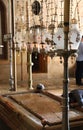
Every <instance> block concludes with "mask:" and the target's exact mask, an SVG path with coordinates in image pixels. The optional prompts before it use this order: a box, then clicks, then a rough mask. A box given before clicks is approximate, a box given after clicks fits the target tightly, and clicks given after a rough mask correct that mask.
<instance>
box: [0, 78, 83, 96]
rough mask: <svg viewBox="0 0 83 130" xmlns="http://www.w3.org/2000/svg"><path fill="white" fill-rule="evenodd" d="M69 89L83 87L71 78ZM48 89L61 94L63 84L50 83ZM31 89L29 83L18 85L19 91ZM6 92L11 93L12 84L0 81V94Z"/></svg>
mask: <svg viewBox="0 0 83 130" xmlns="http://www.w3.org/2000/svg"><path fill="white" fill-rule="evenodd" d="M68 86H69V87H68V91H71V90H73V89H83V87H82V86H77V85H76V84H75V79H74V78H71V79H70V81H69V84H68ZM45 89H46V90H48V91H49V92H51V93H53V94H56V95H59V94H62V93H63V84H59V83H58V84H55V85H50V86H46V87H45ZM27 90H29V88H28V84H27V83H20V82H19V84H18V85H17V92H18V91H19V92H22V91H27ZM4 93H11V91H10V85H9V83H8V82H4V81H3V82H0V94H4Z"/></svg>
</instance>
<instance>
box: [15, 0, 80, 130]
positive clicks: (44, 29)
mask: <svg viewBox="0 0 83 130" xmlns="http://www.w3.org/2000/svg"><path fill="white" fill-rule="evenodd" d="M30 2H31V1H30ZM45 2H46V3H47V4H46V8H47V10H46V11H47V14H46V23H45V22H44V19H43V17H44V11H43V8H44V6H43V1H41V5H40V3H39V1H37V0H34V2H33V3H32V4H30V5H29V3H28V1H27V2H26V22H25V19H24V16H23V13H24V12H23V11H24V8H23V7H21V10H22V13H21V14H19V17H18V16H17V18H16V23H15V24H16V34H15V42H16V43H17V44H16V45H17V47H16V50H17V51H22V50H25V51H27V56H28V58H27V63H29V64H28V71H29V87H30V88H31V89H32V62H31V54H32V52H38V53H44V54H47V55H49V56H51V57H54V56H56V55H58V56H60V57H63V59H64V80H63V112H62V113H63V114H62V117H63V119H62V120H63V123H62V130H69V129H70V127H69V117H68V109H69V104H68V102H69V101H68V98H69V97H68V81H69V74H68V58H69V57H70V56H71V55H72V54H73V53H75V52H76V51H77V48H78V45H79V41H80V32H79V29H78V28H77V23H76V20H75V19H72V24H71V25H72V27H71V26H70V23H69V22H70V19H69V15H70V14H69V10H70V0H64V5H63V0H61V14H60V16H61V21H60V20H59V21H60V24H58V27H57V28H56V29H55V25H57V24H55V23H57V22H58V21H55V19H54V18H56V17H57V8H55V10H56V12H55V13H54V14H53V11H55V10H53V8H52V6H50V4H52V1H51V3H49V2H47V1H45ZM18 4H19V2H17V6H18ZM54 4H55V3H54ZM63 6H64V13H62V11H63ZM19 8H20V6H19ZM30 8H31V9H32V12H31V10H30ZM19 10H20V9H19ZM49 10H51V11H49ZM48 11H49V12H50V13H51V15H49V14H48ZM19 12H21V11H19ZM29 14H30V15H29ZM63 15H64V19H63ZM31 16H32V18H31ZM37 16H38V17H37ZM49 16H51V19H50V18H49ZM38 18H39V24H36V21H35V20H38ZM49 19H50V21H49ZM30 20H31V21H30ZM30 23H32V24H33V26H30ZM44 23H45V25H46V26H44ZM48 24H49V25H48ZM55 30H56V32H55ZM25 32H26V35H25ZM73 37H74V38H73Z"/></svg>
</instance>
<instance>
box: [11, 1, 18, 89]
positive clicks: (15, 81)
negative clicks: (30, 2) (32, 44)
mask: <svg viewBox="0 0 83 130" xmlns="http://www.w3.org/2000/svg"><path fill="white" fill-rule="evenodd" d="M11 11H12V36H13V37H14V35H15V0H11ZM13 71H14V91H16V90H17V67H16V44H15V43H14V42H13Z"/></svg>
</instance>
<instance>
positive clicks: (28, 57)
mask: <svg viewBox="0 0 83 130" xmlns="http://www.w3.org/2000/svg"><path fill="white" fill-rule="evenodd" d="M27 64H28V65H27V71H28V87H29V89H33V87H32V54H31V53H29V52H27Z"/></svg>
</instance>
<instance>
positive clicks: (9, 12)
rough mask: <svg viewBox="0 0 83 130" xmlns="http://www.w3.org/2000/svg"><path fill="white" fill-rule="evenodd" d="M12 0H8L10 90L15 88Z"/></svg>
mask: <svg viewBox="0 0 83 130" xmlns="http://www.w3.org/2000/svg"><path fill="white" fill-rule="evenodd" d="M10 7H11V1H10V0H9V1H8V10H9V11H8V16H9V34H8V37H9V38H8V42H9V50H10V55H9V58H10V59H9V60H10V78H9V84H10V90H13V88H14V77H13V51H12V44H13V42H12V24H11V22H12V18H11V15H12V14H11V8H10Z"/></svg>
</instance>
